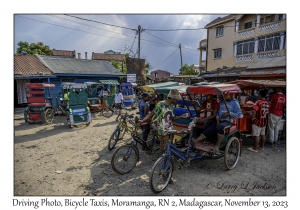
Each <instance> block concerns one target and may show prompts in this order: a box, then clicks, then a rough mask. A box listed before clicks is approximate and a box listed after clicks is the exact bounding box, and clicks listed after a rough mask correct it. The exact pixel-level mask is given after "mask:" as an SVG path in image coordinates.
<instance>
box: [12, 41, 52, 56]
mask: <svg viewBox="0 0 300 210" xmlns="http://www.w3.org/2000/svg"><path fill="white" fill-rule="evenodd" d="M18 46H19V47H18V48H17V53H19V54H20V53H21V52H22V51H25V52H26V53H27V54H38V55H53V51H52V50H50V47H49V46H48V45H44V44H43V42H38V43H31V44H28V42H22V41H21V42H19V43H18Z"/></svg>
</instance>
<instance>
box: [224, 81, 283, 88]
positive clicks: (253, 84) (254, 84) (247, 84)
mask: <svg viewBox="0 0 300 210" xmlns="http://www.w3.org/2000/svg"><path fill="white" fill-rule="evenodd" d="M225 84H236V85H238V86H239V87H240V88H241V89H242V90H251V89H259V88H261V86H265V87H266V88H274V87H285V86H286V81H285V80H236V81H231V82H227V83H225Z"/></svg>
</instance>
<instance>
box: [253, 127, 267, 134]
mask: <svg viewBox="0 0 300 210" xmlns="http://www.w3.org/2000/svg"><path fill="white" fill-rule="evenodd" d="M265 130H266V126H264V127H258V126H257V125H255V124H252V136H263V135H265Z"/></svg>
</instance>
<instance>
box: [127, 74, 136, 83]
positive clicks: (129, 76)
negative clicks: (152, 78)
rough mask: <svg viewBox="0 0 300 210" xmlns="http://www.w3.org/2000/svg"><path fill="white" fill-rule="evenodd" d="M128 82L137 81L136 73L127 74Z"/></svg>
mask: <svg viewBox="0 0 300 210" xmlns="http://www.w3.org/2000/svg"><path fill="white" fill-rule="evenodd" d="M127 82H136V74H127Z"/></svg>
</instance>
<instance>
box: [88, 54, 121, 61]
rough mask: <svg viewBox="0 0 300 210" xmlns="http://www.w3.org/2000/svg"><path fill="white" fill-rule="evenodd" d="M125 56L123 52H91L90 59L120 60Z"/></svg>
mask: <svg viewBox="0 0 300 210" xmlns="http://www.w3.org/2000/svg"><path fill="white" fill-rule="evenodd" d="M124 58H125V55H124V54H104V53H93V54H92V60H105V61H111V60H115V61H122V60H123V59H124Z"/></svg>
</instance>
